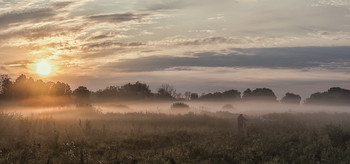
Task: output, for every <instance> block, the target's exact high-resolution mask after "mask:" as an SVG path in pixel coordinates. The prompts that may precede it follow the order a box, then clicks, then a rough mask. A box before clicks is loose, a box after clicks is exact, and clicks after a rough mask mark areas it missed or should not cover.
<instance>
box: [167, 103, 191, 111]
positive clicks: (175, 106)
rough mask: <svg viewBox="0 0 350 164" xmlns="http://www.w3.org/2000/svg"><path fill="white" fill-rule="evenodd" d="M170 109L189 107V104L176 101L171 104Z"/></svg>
mask: <svg viewBox="0 0 350 164" xmlns="http://www.w3.org/2000/svg"><path fill="white" fill-rule="evenodd" d="M171 109H190V106H189V105H187V104H185V103H182V102H177V103H174V104H173V105H171Z"/></svg>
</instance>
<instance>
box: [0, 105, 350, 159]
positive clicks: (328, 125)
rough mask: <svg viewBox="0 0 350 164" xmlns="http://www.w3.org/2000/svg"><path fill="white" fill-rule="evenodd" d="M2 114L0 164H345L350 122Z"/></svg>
mask: <svg viewBox="0 0 350 164" xmlns="http://www.w3.org/2000/svg"><path fill="white" fill-rule="evenodd" d="M224 113H225V112H218V113H208V112H207V113H206V114H205V115H204V114H199V115H195V114H193V113H189V114H181V115H180V114H179V115H166V114H160V113H126V114H111V113H108V114H103V113H101V112H99V111H98V110H95V109H93V108H82V109H77V110H71V111H56V112H53V113H50V114H49V113H42V114H36V115H31V116H27V117H24V116H21V115H19V114H8V113H2V114H0V163H26V164H27V163H35V164H36V163H65V164H69V163H101V164H103V163H349V162H350V156H348V154H349V153H350V124H349V123H350V119H349V118H350V114H347V113H340V114H326V113H313V114H305V113H304V114H303V113H299V114H290V113H282V114H267V115H263V116H261V117H253V116H251V117H248V119H249V122H248V127H247V129H246V130H245V131H244V132H243V133H239V132H238V130H237V124H236V115H235V114H232V113H231V114H229V113H227V115H226V116H225V117H223V114H224Z"/></svg>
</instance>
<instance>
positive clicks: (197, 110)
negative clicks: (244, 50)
mask: <svg viewBox="0 0 350 164" xmlns="http://www.w3.org/2000/svg"><path fill="white" fill-rule="evenodd" d="M177 103H181V104H184V105H185V107H181V106H180V107H173V105H174V104H177ZM0 110H1V112H4V113H19V114H22V115H31V114H50V115H55V114H57V113H60V114H62V113H64V114H65V115H67V117H68V115H73V114H74V115H76V114H77V112H76V111H88V110H94V111H98V113H101V114H106V113H121V114H123V113H161V114H187V113H192V114H197V115H200V114H206V115H210V114H211V113H216V112H226V113H230V114H245V115H252V116H259V115H264V114H268V113H317V112H325V113H343V112H349V108H348V107H346V106H327V105H295V104H282V103H267V102H258V101H250V102H232V101H220V102H217V101H150V102H145V101H140V102H136V101H120V102H96V103H86V104H78V105H77V104H72V103H71V104H63V105H55V106H30V105H16V104H15V103H12V104H7V105H2V106H0ZM78 113H79V112H78Z"/></svg>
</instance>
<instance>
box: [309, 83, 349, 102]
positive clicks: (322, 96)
mask: <svg viewBox="0 0 350 164" xmlns="http://www.w3.org/2000/svg"><path fill="white" fill-rule="evenodd" d="M305 103H306V104H331V105H350V90H347V89H343V88H339V87H333V88H330V89H329V90H328V91H326V92H322V93H320V92H317V93H314V94H312V95H311V96H310V98H308V99H306V100H305Z"/></svg>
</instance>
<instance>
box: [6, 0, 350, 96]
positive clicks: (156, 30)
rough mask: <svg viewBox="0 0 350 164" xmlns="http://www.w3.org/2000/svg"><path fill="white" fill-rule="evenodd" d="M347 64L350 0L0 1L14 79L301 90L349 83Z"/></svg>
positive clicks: (195, 89) (92, 87) (205, 88)
mask: <svg viewBox="0 0 350 164" xmlns="http://www.w3.org/2000/svg"><path fill="white" fill-rule="evenodd" d="M41 59H46V60H48V61H50V62H51V64H52V66H53V72H52V73H51V74H50V75H48V76H42V75H39V74H37V73H36V72H35V68H34V67H35V64H36V63H38V62H39V61H40V60H41ZM349 68H350V1H349V0H283V1H281V0H216V1H213V0H166V1H165V0H164V1H161V0H147V1H144V0H98V1H97V0H79V1H60V0H54V1H48V0H19V1H17V0H0V74H8V75H9V76H10V77H11V78H12V79H13V80H14V79H15V78H16V77H18V76H19V75H20V74H26V75H27V76H31V77H33V78H34V79H44V80H45V81H63V82H66V83H69V84H70V85H71V86H72V88H76V87H77V86H80V85H83V86H87V87H88V88H89V89H90V90H93V91H96V90H97V89H103V88H105V87H106V86H111V85H119V86H120V85H123V84H125V83H128V82H131V83H134V82H136V81H140V82H144V83H147V84H148V85H150V88H151V89H152V90H153V91H156V89H157V88H158V87H160V86H161V85H162V84H170V85H172V86H174V87H175V88H176V89H177V90H178V91H179V92H185V91H191V92H197V93H208V92H214V91H225V90H228V89H237V90H239V91H241V92H243V91H244V90H245V89H246V88H251V89H254V88H262V87H267V88H271V89H273V90H274V91H275V93H276V94H277V96H278V97H281V96H283V95H284V94H285V93H286V92H293V93H297V94H300V95H302V97H303V98H306V97H308V96H309V95H310V94H311V93H314V92H317V91H326V90H327V89H329V88H330V87H333V86H340V87H344V88H348V89H349V88H350V76H349V73H350V69H349Z"/></svg>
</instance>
